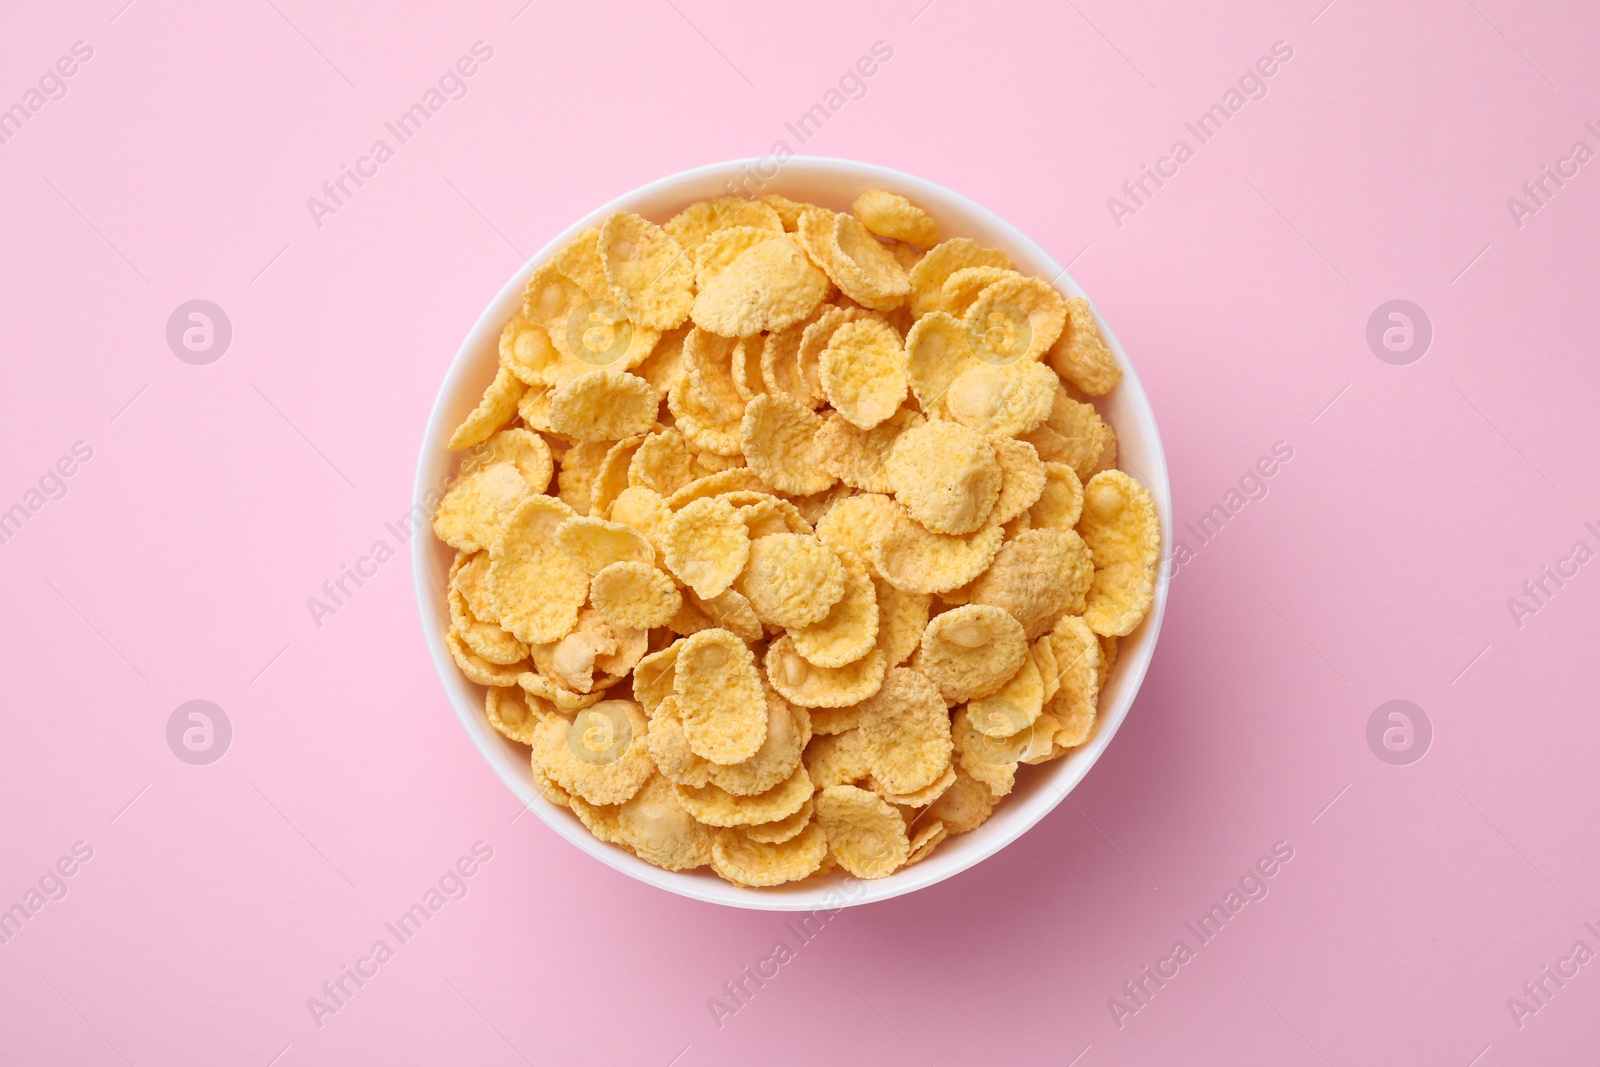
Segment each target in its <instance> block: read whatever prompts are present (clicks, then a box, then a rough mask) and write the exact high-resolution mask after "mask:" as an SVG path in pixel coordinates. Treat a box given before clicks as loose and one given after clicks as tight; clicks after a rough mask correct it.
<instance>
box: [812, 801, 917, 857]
mask: <svg viewBox="0 0 1600 1067" xmlns="http://www.w3.org/2000/svg"><path fill="white" fill-rule="evenodd" d="M814 804H815V806H816V816H815V819H816V825H818V826H820V827H821V828H822V830H823V832H824V833H826V834H827V838H828V852H829V854H830V855H832V856H833V857H834V859H836V860H837V861H838V863H839V866H841V867H843V868H844V869H845V870H846V871H848V872H850V873H851V874H853V875H855V876H856V877H857V878H883V877H885V876H886V875H888V874H890V873H892V872H893V871H894V870H895V869H896V868H898V867H900V866H901V865H902V864H904V863H905V861H906V857H907V856H908V855H910V853H911V843H910V841H909V840H907V838H906V827H905V821H904V820H903V819H901V818H900V813H899V812H897V811H895V809H894V808H892V807H890V806H889V804H888V803H887V802H885V801H884V800H883V799H882V798H881V797H879V796H878V795H877V794H876V793H873V792H871V791H870V790H866V789H859V788H857V787H856V786H853V785H835V786H829V787H828V788H827V789H823V790H821V791H820V792H818V793H817V796H816V799H815V801H814Z"/></svg>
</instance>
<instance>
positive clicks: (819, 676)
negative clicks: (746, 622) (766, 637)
mask: <svg viewBox="0 0 1600 1067" xmlns="http://www.w3.org/2000/svg"><path fill="white" fill-rule="evenodd" d="M765 664H766V669H767V680H768V681H769V682H770V683H771V684H772V688H774V689H776V690H777V691H778V692H779V693H781V694H782V695H783V697H784V699H785V700H788V701H789V702H790V703H791V704H798V705H799V706H801V707H803V708H843V707H848V706H849V705H851V704H859V703H861V702H862V701H863V700H865V699H867V698H868V697H870V696H871V695H872V694H873V693H876V692H877V691H878V687H879V686H881V685H882V684H883V675H884V671H885V669H886V668H885V664H884V661H883V653H881V652H879V651H878V650H877V649H876V648H874V649H873V650H872V651H871V652H868V653H867V654H866V655H865V656H862V657H861V658H860V659H858V660H855V661H854V662H851V663H847V664H845V665H844V666H843V667H818V666H816V665H815V664H812V663H810V662H808V661H807V660H806V658H805V657H804V656H802V655H801V654H800V653H799V652H798V651H797V650H796V649H795V647H794V639H793V638H792V637H790V636H789V635H788V634H784V635H783V636H782V637H779V638H777V639H775V640H774V641H773V642H772V644H770V645H768V646H767V655H766V661H765Z"/></svg>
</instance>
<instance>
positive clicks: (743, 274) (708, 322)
mask: <svg viewBox="0 0 1600 1067" xmlns="http://www.w3.org/2000/svg"><path fill="white" fill-rule="evenodd" d="M891 262H892V260H891ZM895 269H897V270H898V269H899V268H898V266H897V267H896V268H895ZM827 294H828V278H827V276H826V275H825V274H823V273H822V271H820V270H818V269H817V268H816V267H815V266H814V265H813V264H812V262H811V260H810V259H808V258H807V257H806V254H805V252H803V251H802V250H801V248H800V246H799V245H798V244H797V243H796V242H795V241H794V239H793V238H791V237H788V236H780V237H777V238H775V239H774V240H771V241H763V242H761V243H760V244H758V245H755V246H753V247H751V248H748V249H746V250H745V251H743V252H741V253H740V254H739V255H738V256H737V257H736V258H735V259H734V261H733V262H732V263H730V264H729V265H728V268H727V269H726V270H724V271H723V272H722V273H721V274H719V275H717V276H716V277H714V278H712V279H711V281H710V282H709V283H708V284H707V285H706V286H705V288H703V289H701V290H700V291H699V292H698V293H697V294H696V295H695V298H694V309H693V311H692V312H691V315H692V317H693V318H694V322H695V325H696V326H699V327H700V328H701V329H703V330H709V331H710V332H711V333H715V334H719V335H720V336H723V337H748V336H749V335H751V334H753V333H758V332H760V331H762V330H781V329H783V328H784V327H785V326H791V325H793V324H794V323H797V322H799V321H800V320H801V319H803V318H805V317H806V316H807V315H809V314H811V313H812V312H813V311H815V310H816V308H817V305H818V304H820V303H822V300H823V297H825V296H827Z"/></svg>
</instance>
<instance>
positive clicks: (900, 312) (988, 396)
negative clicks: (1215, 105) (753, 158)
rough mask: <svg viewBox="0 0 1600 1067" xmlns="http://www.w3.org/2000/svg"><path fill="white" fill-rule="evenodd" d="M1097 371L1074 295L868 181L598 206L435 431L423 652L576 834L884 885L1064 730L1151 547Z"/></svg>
mask: <svg viewBox="0 0 1600 1067" xmlns="http://www.w3.org/2000/svg"><path fill="white" fill-rule="evenodd" d="M1121 376H1122V372H1121V370H1120V369H1119V367H1118V366H1117V363H1116V361H1115V359H1114V358H1113V357H1112V355H1111V353H1110V352H1109V351H1108V350H1107V348H1106V346H1105V344H1104V342H1103V341H1102V339H1101V337H1100V334H1099V331H1098V328H1097V326H1096V324H1095V319H1094V316H1093V314H1092V313H1091V311H1090V308H1089V304H1088V302H1087V301H1086V300H1084V299H1082V298H1071V299H1068V298H1064V297H1062V296H1061V295H1060V294H1059V293H1057V292H1056V291H1055V290H1054V289H1053V288H1052V287H1051V285H1050V284H1049V283H1048V282H1045V281H1043V280H1041V279H1039V278H1034V277H1029V276H1027V275H1024V274H1021V273H1019V272H1018V271H1016V270H1015V269H1013V267H1012V264H1011V262H1010V260H1009V259H1008V258H1007V256H1006V255H1005V253H1003V252H1001V251H999V250H998V249H994V248H985V247H982V246H981V245H978V244H976V243H974V242H973V241H970V240H967V239H966V238H960V237H958V238H954V239H951V240H946V241H942V242H941V241H940V240H939V228H938V225H937V223H936V221H935V220H934V219H933V218H932V217H931V216H930V215H929V214H928V213H926V212H925V211H923V210H922V209H920V208H918V207H917V206H916V205H915V204H913V203H911V202H910V201H908V200H907V199H905V198H904V197H901V196H898V195H896V194H894V193H891V192H887V191H884V190H877V189H874V190H870V191H868V192H866V193H864V194H863V195H862V196H861V197H860V198H859V199H857V200H856V202H855V204H854V205H853V206H852V209H851V211H850V212H848V213H843V212H834V211H831V210H828V209H827V208H823V207H817V206H815V205H812V204H803V203H797V202H794V201H792V200H788V199H786V198H784V197H781V196H765V197H761V198H759V199H754V200H745V199H742V198H739V197H726V198H722V199H718V200H709V201H703V202H700V203H695V204H691V205H689V206H688V207H687V208H685V209H684V210H683V211H681V212H680V213H678V214H677V215H675V216H674V217H672V218H671V219H668V220H667V221H666V222H665V223H664V224H662V225H657V224H656V223H655V222H652V221H650V220H649V219H645V218H642V217H640V216H638V215H635V214H631V213H628V212H619V213H617V214H615V215H612V216H611V217H610V218H608V219H607V220H606V221H605V223H604V224H603V225H601V226H599V227H597V228H591V229H588V230H585V231H583V232H582V233H580V234H578V236H576V237H574V238H573V239H572V240H571V241H569V242H568V243H567V244H566V245H565V246H564V247H563V248H561V250H560V251H558V252H557V253H556V254H555V255H554V256H553V257H552V258H551V260H550V261H549V262H548V263H546V264H544V265H543V266H541V267H539V268H538V269H537V270H536V271H534V273H533V276H532V277H531V278H530V279H529V281H528V285H527V290H526V294H525V298H524V303H523V308H522V310H521V311H520V312H519V313H518V314H516V315H515V316H514V317H513V318H512V319H511V321H510V322H508V323H506V325H505V329H504V331H503V332H502V333H501V335H500V362H499V369H498V372H497V374H496V375H495V378H494V381H493V382H492V383H491V384H490V386H489V388H488V390H487V391H486V392H485V393H484V395H483V399H482V401H481V402H480V403H479V404H478V405H477V407H476V409H475V410H473V411H472V413H471V414H470V415H468V416H467V418H466V420H465V421H464V422H463V423H462V424H461V426H460V427H459V428H458V429H457V430H456V431H455V434H454V436H453V437H452V439H451V441H450V447H451V448H452V449H465V450H468V451H467V453H466V456H465V457H464V459H463V461H462V464H461V467H460V472H459V474H458V476H457V478H456V480H455V481H454V483H453V484H452V486H451V488H450V489H449V491H448V492H447V493H446V495H445V496H444V498H443V499H442V500H441V501H440V504H439V507H438V511H437V513H436V516H435V520H434V532H435V534H436V535H437V536H438V537H439V538H440V539H441V540H443V541H444V542H445V543H447V544H449V545H450V546H452V547H453V548H455V549H456V551H457V555H456V559H455V563H454V565H453V566H452V568H451V571H450V584H449V602H450V617H451V627H450V631H449V634H448V643H449V647H450V650H451V652H452V654H453V655H454V657H455V660H456V662H457V663H458V664H459V665H460V668H461V670H462V672H463V673H464V674H465V675H466V676H467V677H468V678H470V679H471V680H472V681H474V682H477V683H479V684H481V685H484V686H486V687H487V696H486V698H485V702H484V711H485V714H486V715H487V717H488V720H489V722H490V724H492V726H493V727H494V729H496V730H497V731H499V732H500V733H501V734H503V735H504V736H506V737H508V738H510V739H511V740H513V741H516V742H518V743H520V744H523V745H527V746H529V748H530V749H531V753H532V755H531V761H532V766H533V774H534V777H535V779H536V780H537V781H538V782H539V784H540V786H541V788H542V789H543V791H544V794H545V796H547V797H548V798H549V799H550V800H552V801H553V802H555V803H557V804H560V805H562V806H564V807H567V808H569V809H570V810H571V811H572V813H573V814H574V815H575V816H576V817H577V818H578V819H580V820H582V822H583V824H584V825H585V826H586V827H588V829H589V830H590V831H591V832H592V833H593V834H594V835H595V836H596V837H598V838H600V839H601V840H603V841H607V842H610V843H612V844H614V845H616V846H617V847H619V848H623V849H626V850H628V851H630V852H632V853H633V854H634V855H636V856H638V857H639V858H640V859H642V860H644V861H646V862H648V863H652V864H655V865H657V866H659V867H663V868H666V869H667V870H674V871H686V870H690V869H693V868H697V867H703V866H710V867H711V869H712V870H713V871H715V872H716V873H717V874H718V875H720V876H721V877H723V878H725V879H727V880H728V881H730V882H733V883H735V884H737V885H740V886H774V885H780V884H782V883H785V882H792V881H796V880H798V879H803V878H808V877H811V876H813V875H817V874H819V873H823V872H827V871H830V870H833V869H834V868H841V869H843V870H844V871H846V872H848V873H849V874H850V875H853V876H855V877H858V878H882V877H884V876H886V875H889V874H892V873H893V872H895V871H897V870H900V869H901V868H903V867H906V866H908V865H910V864H913V863H916V862H918V861H919V860H922V859H924V858H926V857H927V856H928V855H929V854H930V853H932V852H933V850H934V849H935V848H937V847H938V845H939V843H940V842H941V841H943V840H944V839H945V838H946V837H947V836H949V835H951V834H961V833H966V832H968V831H971V830H973V829H975V828H976V827H978V826H979V825H980V824H982V823H983V822H984V820H985V819H987V818H988V817H989V815H990V813H991V812H992V811H993V810H994V807H995V805H996V804H997V803H998V802H999V801H1000V800H1001V798H1003V797H1005V796H1006V795H1007V794H1008V793H1010V792H1011V790H1012V787H1013V785H1014V783H1015V781H1016V776H1017V774H1018V770H1019V766H1021V765H1026V764H1037V763H1042V762H1045V761H1047V760H1052V759H1056V758H1058V757H1060V756H1062V755H1064V754H1065V753H1067V752H1069V751H1071V750H1072V749H1073V748H1074V747H1076V746H1078V745H1081V744H1083V743H1084V742H1085V741H1087V740H1088V739H1089V738H1090V736H1091V735H1092V734H1093V732H1094V728H1095V710H1096V703H1097V701H1098V699H1099V694H1100V689H1101V687H1102V686H1103V685H1104V684H1105V680H1106V676H1107V674H1108V672H1109V671H1110V669H1111V666H1112V664H1113V662H1114V661H1115V659H1116V655H1117V639H1118V638H1119V637H1121V636H1125V635H1127V634H1129V633H1131V632H1132V631H1133V630H1134V628H1135V627H1137V626H1138V625H1139V623H1140V622H1141V621H1142V620H1143V618H1144V616H1145V614H1146V612H1147V611H1148V610H1149V607H1150V604H1151V601H1152V598H1153V596H1154V591H1155V585H1156V572H1157V565H1158V561H1159V558H1160V554H1161V551H1160V550H1161V541H1160V537H1161V535H1160V525H1159V519H1158V516H1157V514H1156V509H1155V505H1154V502H1153V501H1152V499H1151V496H1150V494H1149V493H1148V492H1147V491H1146V490H1145V489H1144V488H1143V487H1142V486H1140V485H1139V484H1138V483H1137V482H1135V481H1134V480H1133V479H1132V478H1130V477H1129V476H1128V475H1126V474H1124V473H1123V472H1122V471H1120V470H1118V469H1116V452H1117V439H1116V435H1115V434H1114V433H1113V432H1112V429H1111V427H1110V426H1108V425H1107V424H1106V423H1105V422H1104V421H1103V420H1102V419H1101V418H1100V416H1099V414H1098V413H1097V412H1096V410H1095V408H1094V405H1093V403H1092V402H1091V401H1090V400H1089V398H1090V397H1093V396H1099V395H1102V394H1105V393H1107V392H1109V391H1110V390H1112V389H1114V388H1116V386H1117V384H1118V382H1119V381H1120V379H1121Z"/></svg>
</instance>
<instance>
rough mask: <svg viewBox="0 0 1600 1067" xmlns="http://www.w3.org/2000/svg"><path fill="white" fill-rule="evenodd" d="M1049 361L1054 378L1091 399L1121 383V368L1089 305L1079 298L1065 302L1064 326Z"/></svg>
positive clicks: (1051, 351)
mask: <svg viewBox="0 0 1600 1067" xmlns="http://www.w3.org/2000/svg"><path fill="white" fill-rule="evenodd" d="M1049 358H1050V365H1051V366H1052V367H1054V368H1055V369H1056V373H1057V374H1060V375H1061V377H1063V378H1065V379H1066V380H1067V381H1069V382H1071V383H1072V384H1073V385H1075V386H1077V387H1078V388H1079V389H1082V390H1083V391H1084V392H1085V393H1088V394H1089V395H1090V396H1102V395H1104V394H1106V393H1109V392H1111V390H1113V389H1115V388H1116V387H1117V383H1118V382H1120V381H1122V368H1121V367H1119V366H1117V360H1116V357H1115V356H1113V355H1112V354H1111V350H1110V349H1109V348H1107V347H1106V343H1105V340H1104V339H1103V338H1101V336H1100V327H1099V325H1098V324H1097V323H1096V322H1095V319H1094V311H1093V310H1092V309H1091V308H1090V307H1089V301H1087V300H1085V299H1084V298H1083V297H1081V296H1074V297H1070V298H1068V300H1067V324H1066V326H1065V328H1063V329H1062V331H1061V337H1060V339H1058V340H1057V341H1056V343H1055V344H1054V345H1052V346H1051V348H1050V357H1049Z"/></svg>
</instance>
